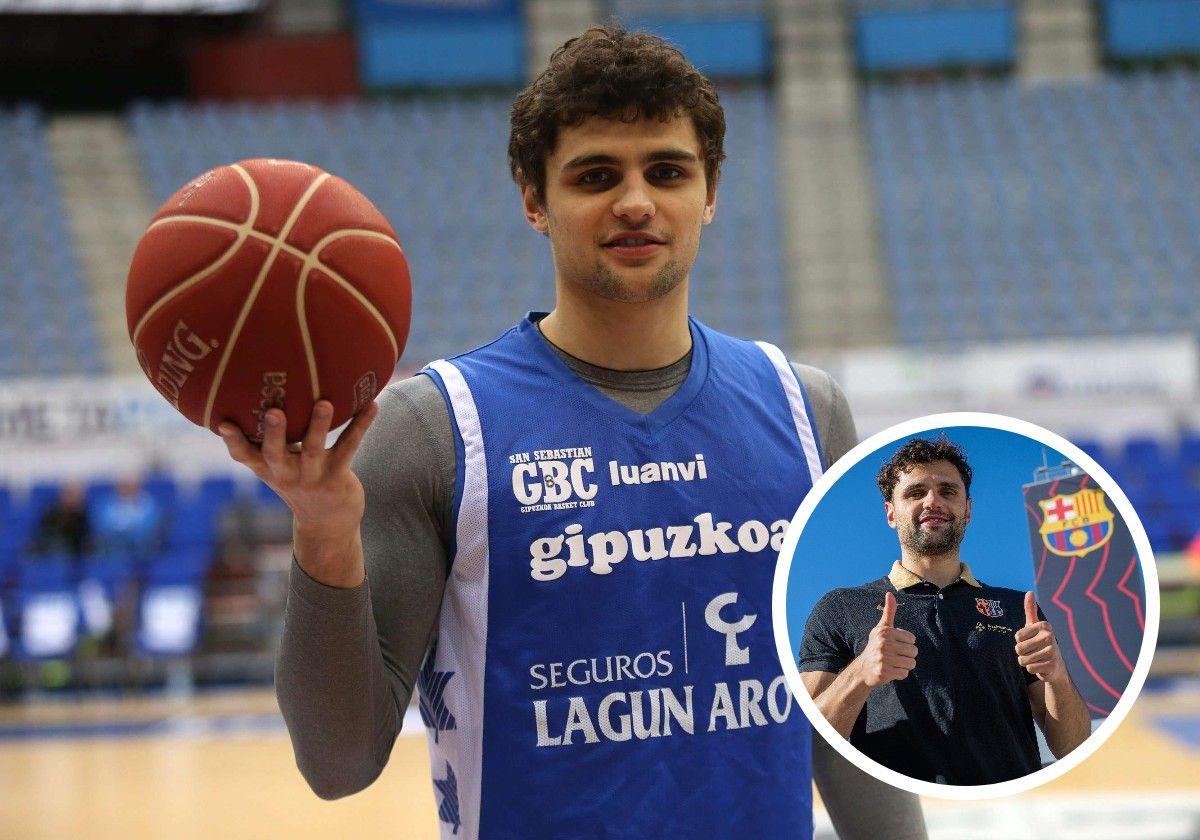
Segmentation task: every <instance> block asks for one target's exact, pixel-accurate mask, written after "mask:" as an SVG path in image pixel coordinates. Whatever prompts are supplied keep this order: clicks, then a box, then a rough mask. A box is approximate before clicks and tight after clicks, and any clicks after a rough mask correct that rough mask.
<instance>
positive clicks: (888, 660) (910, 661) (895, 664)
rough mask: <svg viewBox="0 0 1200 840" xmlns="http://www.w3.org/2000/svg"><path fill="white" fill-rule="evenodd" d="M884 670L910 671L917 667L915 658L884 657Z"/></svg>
mask: <svg viewBox="0 0 1200 840" xmlns="http://www.w3.org/2000/svg"><path fill="white" fill-rule="evenodd" d="M883 665H884V667H885V668H903V669H904V670H906V671H911V670H912V669H913V668H916V667H917V659H916V657H915V656H898V655H896V656H886V657H884V659H883Z"/></svg>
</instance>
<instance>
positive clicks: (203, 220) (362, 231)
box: [150, 216, 404, 356]
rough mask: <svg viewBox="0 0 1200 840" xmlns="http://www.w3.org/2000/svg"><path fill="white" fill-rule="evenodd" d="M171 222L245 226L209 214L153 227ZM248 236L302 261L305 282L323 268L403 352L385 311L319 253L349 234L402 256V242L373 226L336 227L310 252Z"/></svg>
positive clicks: (173, 218) (174, 219)
mask: <svg viewBox="0 0 1200 840" xmlns="http://www.w3.org/2000/svg"><path fill="white" fill-rule="evenodd" d="M168 222H186V223H189V224H197V225H208V226H211V227H218V228H223V229H225V230H240V229H241V228H242V226H241V225H238V224H237V223H235V222H227V221H225V220H224V219H214V218H211V217H208V216H171V217H169V218H166V219H159V220H158V221H157V222H155V223H154V224H153V225H151V226H150V227H151V228H153V227H157V226H158V225H161V224H166V223H168ZM247 236H248V237H249V238H251V239H257V240H258V241H259V242H262V243H264V244H266V245H270V246H272V247H274V246H276V245H278V246H279V250H281V251H285V252H286V253H288V254H290V255H291V256H293V257H296V258H297V259H299V260H301V261H302V262H303V269H302V271H303V272H304V273H303V274H302V275H301V280H302V282H303V279H304V277H305V276H306V275H307V273H308V272H309V271H311V270H312V269H314V268H316V269H320V270H321V271H322V272H324V273H325V274H327V275H328V276H329V278H330V279H331V280H333V281H334V282H335V283H337V284H338V285H339V286H341V287H342V289H343V290H344V291H345V292H347V293H349V294H350V295H351V296H352V297H354V299H355V300H357V301H358V302H359V303H360V304H361V305H362V306H363V307H364V308H365V309H366V310H367V312H369V313H370V314H371V316H372V317H373V318H374V319H375V320H376V321H377V322H378V323H379V326H380V327H381V328H382V329H383V331H384V333H386V334H387V337H388V341H389V342H390V343H391V345H392V352H393V353H395V355H396V356H399V355H400V346H399V344H398V343H397V342H396V334H395V333H394V332H393V331H392V327H391V325H390V324H389V323H388V322H387V319H386V318H384V317H383V313H381V312H380V311H379V310H378V309H377V308H376V307H375V305H374V304H373V303H371V301H370V300H369V299H368V298H367V297H366V296H365V295H363V294H362V292H360V291H359V290H358V289H357V288H355V287H354V284H352V283H350V282H349V281H348V280H346V279H345V278H344V277H342V275H340V274H339V273H338V272H336V271H334V270H333V269H332V268H330V267H329V266H328V265H327V264H326V263H324V262H322V261H321V258H320V257H319V256H318V255H319V254H320V252H321V251H322V250H323V249H325V248H326V247H327V246H328V245H329V244H330V243H332V242H336V241H337V240H338V239H344V238H345V237H347V236H361V237H363V238H365V239H374V240H376V241H378V242H386V243H387V244H389V245H392V246H394V247H395V248H396V250H397V251H399V252H400V253H401V255H403V254H404V249H403V248H402V247H401V246H400V243H399V242H397V241H396V240H395V239H393V238H392V237H390V236H388V235H387V234H386V233H380V232H379V231H377V230H371V229H370V228H340V229H339V230H335V231H333V232H332V233H329V234H326V235H325V236H324V237H323V238H322V239H321V240H320V241H319V242H318V243H317V244H316V245H314V246H313V247H312V250H310V251H304V250H302V249H300V248H297V247H296V246H295V245H291V244H289V243H287V242H284V241H283V240H282V239H280V238H279V237H277V236H271V235H270V234H267V233H263V232H261V231H257V230H251V231H248V232H247ZM239 241H241V240H239ZM199 279H203V278H199ZM172 294H173V292H172Z"/></svg>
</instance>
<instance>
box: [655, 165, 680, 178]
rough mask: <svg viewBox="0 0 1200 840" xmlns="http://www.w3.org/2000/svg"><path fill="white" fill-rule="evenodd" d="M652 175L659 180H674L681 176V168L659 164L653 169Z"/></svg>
mask: <svg viewBox="0 0 1200 840" xmlns="http://www.w3.org/2000/svg"><path fill="white" fill-rule="evenodd" d="M652 175H653V176H654V177H655V178H657V179H658V180H660V181H674V180H676V179H678V178H682V177H683V170H682V169H680V168H679V167H678V166H659V167H656V168H655V169H654V171H653V172H652Z"/></svg>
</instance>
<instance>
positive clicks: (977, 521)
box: [787, 426, 1068, 651]
mask: <svg viewBox="0 0 1200 840" xmlns="http://www.w3.org/2000/svg"><path fill="white" fill-rule="evenodd" d="M940 431H945V432H946V435H947V436H948V437H949V438H950V439H951V440H953V441H954V442H955V443H957V444H959V445H960V446H961V447H962V448H963V449H964V450H965V451H966V454H967V462H968V463H969V464H970V465H971V468H972V469H973V470H974V473H975V474H974V477H973V479H972V482H971V498H972V499H973V500H974V503H973V505H974V509H973V512H972V517H971V524H969V525H968V526H967V535H966V538H965V539H964V540H963V544H962V551H961V557H962V559H963V561H964V562H965V563H967V565H969V566H970V567H971V571H972V572H974V573H975V576H976V577H977V578H979V580H980V581H982V582H983V583H986V584H989V585H992V586H1007V587H1010V588H1012V589H1021V590H1030V589H1033V555H1032V553H1031V551H1030V545H1029V542H1030V541H1029V531H1028V526H1027V524H1026V514H1025V508H1024V500H1023V498H1022V495H1021V488H1022V486H1023V485H1025V484H1030V483H1032V481H1033V471H1034V470H1035V469H1036V468H1038V467H1040V466H1042V463H1043V461H1042V459H1043V453H1044V454H1045V460H1046V462H1047V463H1049V464H1050V466H1052V467H1053V466H1057V465H1058V464H1060V463H1062V462H1063V461H1065V460H1068V459H1067V458H1065V457H1064V456H1063V455H1062V453H1060V452H1059V451H1058V450H1056V449H1052V448H1050V447H1048V446H1046V445H1045V444H1042V443H1039V442H1037V441H1035V440H1031V439H1030V438H1027V437H1025V436H1023V435H1019V434H1016V433H1014V432H1008V431H1002V430H1000V429H991V428H985V427H981V426H952V427H947V428H946V429H944V430H942V429H931V430H930V431H928V432H922V433H921V434H919V435H909V436H906V437H903V438H901V439H900V440H897V441H895V442H893V443H889V444H887V445H886V446H883V447H881V448H880V449H877V450H876V451H875V452H872V453H871V454H870V455H868V456H867V457H866V458H864V459H862V460H861V461H859V462H858V463H857V464H855V465H854V466H853V467H851V468H850V470H849V471H848V472H846V474H845V475H843V476H842V477H841V478H840V479H839V480H838V482H837V483H836V484H835V485H834V486H833V487H832V488H830V490H829V492H828V493H826V494H825V496H824V497H823V498H822V499H821V502H820V503H819V504H818V505H817V508H816V510H815V511H814V513H813V515H812V516H811V517H810V518H809V520H808V523H807V524H806V525H805V527H804V532H803V533H802V534H801V535H800V541H799V542H798V543H797V545H796V553H795V554H794V555H793V557H792V566H791V570H790V572H789V574H788V588H787V621H788V641H789V646H790V648H791V650H793V651H796V650H799V647H800V640H801V638H802V637H803V634H804V623H805V621H807V620H808V614H809V613H810V612H811V611H812V607H813V605H814V604H815V603H816V602H817V599H819V598H820V597H821V596H822V595H824V594H825V593H826V592H828V591H829V590H831V589H835V588H837V587H840V586H857V585H858V584H861V583H866V582H867V581H871V580H875V579H877V578H880V577H882V576H883V575H885V574H887V572H888V570H889V569H890V568H891V566H892V562H893V561H895V560H898V559H899V558H900V543H899V541H898V540H897V539H896V532H895V531H894V530H892V529H891V528H889V527H888V524H887V520H886V519H885V518H884V517H885V514H884V510H883V497H882V496H881V495H880V493H879V488H878V487H876V485H875V473H876V472H878V471H879V468H880V466H882V465H883V462H884V461H886V460H887V459H888V458H890V457H891V455H892V453H893V452H895V451H896V450H897V449H899V448H900V447H901V446H903V445H904V444H905V443H906V442H908V441H909V440H911V439H913V438H915V437H922V438H931V439H932V438H936V437H937V435H938V433H939V432H940Z"/></svg>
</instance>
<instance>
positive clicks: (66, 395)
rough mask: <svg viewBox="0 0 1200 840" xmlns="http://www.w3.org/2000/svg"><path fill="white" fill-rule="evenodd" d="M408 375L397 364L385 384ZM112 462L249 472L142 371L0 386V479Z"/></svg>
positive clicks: (87, 470) (137, 467)
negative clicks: (232, 459)
mask: <svg viewBox="0 0 1200 840" xmlns="http://www.w3.org/2000/svg"><path fill="white" fill-rule="evenodd" d="M413 373H414V370H413V369H411V368H409V367H406V366H401V367H399V368H397V370H396V372H395V374H394V375H393V378H392V380H391V381H396V379H398V378H406V377H408V376H411V375H412V374H413ZM337 432H338V430H335V431H334V433H333V434H337ZM114 464H118V465H120V466H121V467H122V468H123V469H127V470H129V471H131V472H143V471H145V470H146V469H148V468H151V467H161V468H164V469H166V470H168V471H170V472H173V473H175V474H177V475H179V476H181V477H183V478H185V479H186V478H195V477H198V476H201V475H205V474H208V473H229V472H234V473H235V474H238V475H242V474H245V475H249V473H247V472H246V471H245V470H244V468H242V467H240V466H239V465H238V464H236V463H234V462H233V461H231V460H230V458H229V456H228V453H227V452H226V450H225V446H224V445H223V444H222V443H221V440H220V438H218V437H217V436H216V435H215V434H213V433H212V432H209V431H208V430H207V429H202V428H200V427H199V426H195V425H193V424H192V423H190V422H188V421H187V419H186V418H184V417H183V416H182V415H181V414H180V413H179V412H178V411H176V410H175V408H174V406H172V405H171V404H170V403H168V402H167V401H166V400H164V399H163V397H162V395H161V394H160V393H159V392H158V391H156V390H155V389H154V387H153V386H152V385H151V384H150V383H149V382H148V381H146V379H145V377H143V376H140V375H137V376H114V377H99V378H91V379H19V380H13V381H10V382H7V383H5V386H4V387H3V388H2V389H0V482H4V483H7V484H15V485H22V484H28V483H31V482H34V481H44V480H49V479H63V478H81V477H89V476H93V475H109V474H111V472H112V470H113V465H114Z"/></svg>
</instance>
